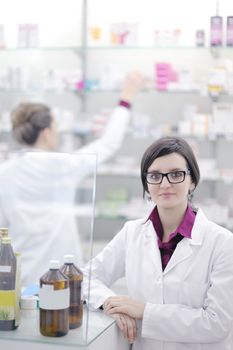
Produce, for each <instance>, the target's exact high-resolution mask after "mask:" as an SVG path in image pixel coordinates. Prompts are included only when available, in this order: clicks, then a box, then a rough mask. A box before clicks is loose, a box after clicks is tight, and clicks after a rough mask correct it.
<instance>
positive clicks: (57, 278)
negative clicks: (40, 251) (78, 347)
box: [39, 260, 70, 337]
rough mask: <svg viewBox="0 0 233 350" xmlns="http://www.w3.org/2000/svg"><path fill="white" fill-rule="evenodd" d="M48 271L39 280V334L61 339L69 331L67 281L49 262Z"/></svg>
mask: <svg viewBox="0 0 233 350" xmlns="http://www.w3.org/2000/svg"><path fill="white" fill-rule="evenodd" d="M49 265H50V268H49V271H48V272H47V273H46V274H44V275H43V276H42V277H41V278H40V289H39V303H40V332H41V334H42V335H45V336H47V337H62V336H64V335H66V334H67V333H68V331H69V299H70V290H69V280H68V278H67V277H66V276H65V275H64V274H63V273H62V272H61V271H60V270H59V261H57V260H51V261H50V263H49Z"/></svg>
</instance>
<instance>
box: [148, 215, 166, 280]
mask: <svg viewBox="0 0 233 350" xmlns="http://www.w3.org/2000/svg"><path fill="white" fill-rule="evenodd" d="M145 225H146V226H145V240H144V246H145V249H146V255H147V256H148V259H149V260H150V261H151V262H152V265H153V266H154V268H155V273H157V275H159V276H162V263H161V255H160V250H159V247H158V241H157V235H156V232H155V230H154V226H153V224H152V222H151V221H148V222H147V223H146V224H145Z"/></svg>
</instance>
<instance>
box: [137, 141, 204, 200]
mask: <svg viewBox="0 0 233 350" xmlns="http://www.w3.org/2000/svg"><path fill="white" fill-rule="evenodd" d="M171 153H178V154H180V155H181V156H183V157H184V158H185V160H186V162H187V167H188V169H189V170H190V175H191V179H192V182H193V183H194V184H195V187H196V186H197V185H198V182H199V180H200V170H199V166H198V164H197V160H196V157H195V155H194V153H193V150H192V148H191V147H190V145H189V144H188V143H187V142H186V141H185V140H184V139H183V138H181V137H162V138H160V139H158V140H157V141H155V142H153V143H152V144H151V145H150V146H149V147H148V148H147V149H146V151H145V152H144V154H143V156H142V160H141V181H142V186H143V197H145V193H146V192H147V193H149V192H148V185H147V181H146V173H147V171H148V168H149V167H150V165H151V164H152V163H153V161H154V160H155V159H156V158H159V157H162V156H165V155H167V154H171Z"/></svg>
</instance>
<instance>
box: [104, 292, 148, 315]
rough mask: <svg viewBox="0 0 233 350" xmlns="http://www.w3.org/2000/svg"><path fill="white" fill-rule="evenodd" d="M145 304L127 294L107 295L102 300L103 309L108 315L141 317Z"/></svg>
mask: <svg viewBox="0 0 233 350" xmlns="http://www.w3.org/2000/svg"><path fill="white" fill-rule="evenodd" d="M144 309H145V304H144V303H141V302H139V301H137V300H134V299H132V298H129V297H127V296H123V295H122V296H114V297H109V298H108V299H106V300H105V302H104V311H105V313H106V314H108V315H112V314H119V313H120V314H126V315H128V316H130V317H133V318H136V319H142V317H143V313H144Z"/></svg>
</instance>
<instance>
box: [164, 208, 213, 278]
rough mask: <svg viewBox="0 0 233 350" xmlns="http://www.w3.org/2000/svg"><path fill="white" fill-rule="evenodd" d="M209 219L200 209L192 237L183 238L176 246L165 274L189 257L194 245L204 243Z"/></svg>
mask: <svg viewBox="0 0 233 350" xmlns="http://www.w3.org/2000/svg"><path fill="white" fill-rule="evenodd" d="M206 222H207V219H206V217H205V215H204V214H203V212H202V211H201V210H200V209H199V210H198V212H197V214H196V219H195V222H194V226H193V229H192V238H191V239H190V238H183V239H182V240H181V241H180V242H179V243H178V244H177V246H176V249H175V251H174V253H173V254H172V256H171V259H170V260H169V262H168V264H167V266H166V268H165V270H164V272H163V274H164V275H165V274H166V273H168V272H169V271H171V270H172V269H173V268H174V267H175V266H176V265H177V264H179V263H181V262H182V261H184V260H185V259H188V258H189V257H190V256H191V255H192V253H193V249H194V246H198V245H201V244H202V241H203V235H204V233H205V226H206Z"/></svg>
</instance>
